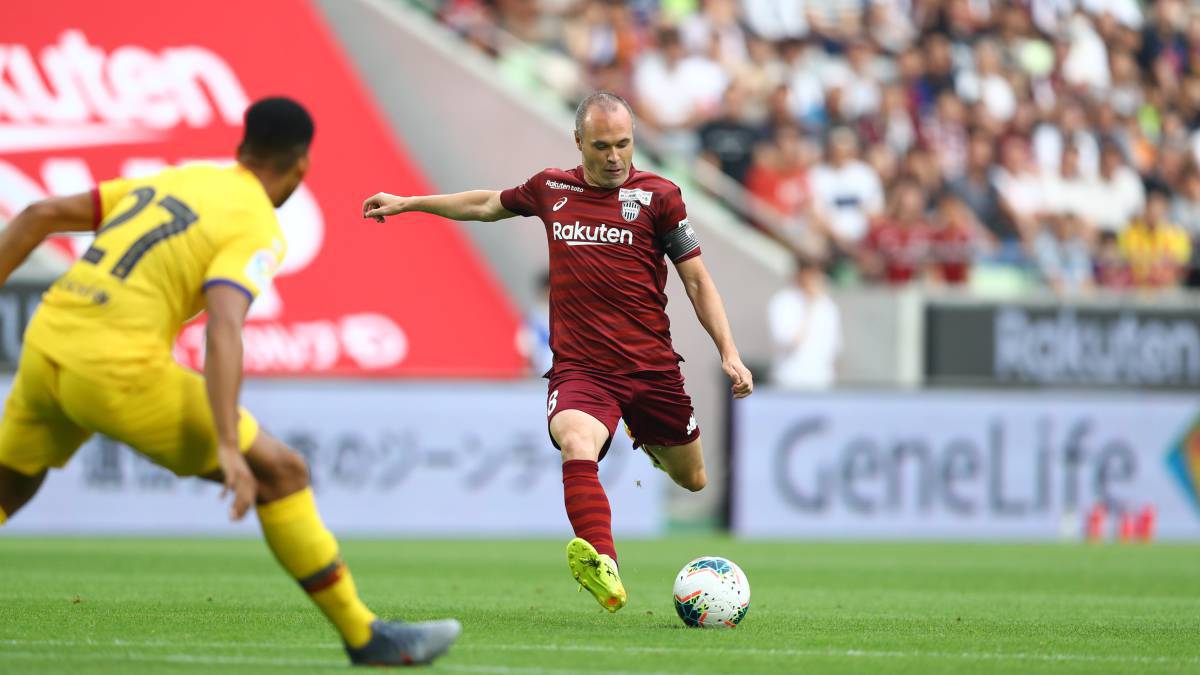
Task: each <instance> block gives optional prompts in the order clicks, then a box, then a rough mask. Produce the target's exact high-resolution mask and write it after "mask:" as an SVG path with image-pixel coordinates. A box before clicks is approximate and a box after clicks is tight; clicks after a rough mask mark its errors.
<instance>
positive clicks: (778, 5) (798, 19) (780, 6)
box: [742, 0, 809, 40]
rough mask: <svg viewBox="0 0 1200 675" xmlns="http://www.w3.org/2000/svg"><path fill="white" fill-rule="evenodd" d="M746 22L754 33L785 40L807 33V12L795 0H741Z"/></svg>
mask: <svg viewBox="0 0 1200 675" xmlns="http://www.w3.org/2000/svg"><path fill="white" fill-rule="evenodd" d="M742 9H743V11H744V12H745V16H746V23H748V24H749V25H750V29H751V30H752V31H754V34H755V35H761V36H763V37H764V38H767V39H768V40H786V39H789V38H800V37H804V36H805V35H808V30H809V25H808V12H807V11H806V9H807V7H806V6H805V3H804V2H798V1H797V0H742Z"/></svg>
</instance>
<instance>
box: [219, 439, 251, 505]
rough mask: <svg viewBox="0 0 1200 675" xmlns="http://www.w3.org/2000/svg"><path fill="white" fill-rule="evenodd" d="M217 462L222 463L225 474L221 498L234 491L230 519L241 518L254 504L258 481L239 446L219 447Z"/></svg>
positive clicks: (222, 470) (222, 471)
mask: <svg viewBox="0 0 1200 675" xmlns="http://www.w3.org/2000/svg"><path fill="white" fill-rule="evenodd" d="M217 462H218V463H219V464H220V465H221V473H222V474H224V476H225V485H224V487H223V488H222V489H221V498H222V499H224V498H225V496H226V495H228V494H229V493H231V492H232V493H233V505H232V506H230V507H229V519H230V520H241V519H242V517H244V516H245V515H246V512H247V511H249V510H250V507H251V506H252V505H253V504H254V497H255V495H256V493H257V492H258V481H256V480H254V473H253V472H251V471H250V465H249V464H247V463H246V457H245V456H244V455H242V453H241V452H240V451H239V450H238V449H237V448H224V447H222V448H219V449H218V450H217Z"/></svg>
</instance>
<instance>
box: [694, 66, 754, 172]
mask: <svg viewBox="0 0 1200 675" xmlns="http://www.w3.org/2000/svg"><path fill="white" fill-rule="evenodd" d="M745 100H746V95H745V92H744V91H743V90H742V89H741V87H739V86H738V85H737V84H733V85H730V87H729V88H728V89H726V90H725V96H724V97H723V98H722V106H721V115H720V116H719V117H717V118H715V119H712V120H710V121H708V122H705V123H704V125H703V126H701V127H700V133H699V136H700V157H701V159H703V160H705V161H707V162H710V163H712V164H714V165H716V166H717V167H719V168H720V169H721V171H724V172H725V174H726V175H728V176H729V177H731V178H733V179H734V180H736V181H737V182H739V183H745V182H746V174H747V173H748V172H749V171H750V165H751V164H752V163H753V159H754V148H755V146H757V145H758V144H759V143H760V142H762V141H763V140H764V134H763V130H762V128H761V127H758V126H754V125H752V124H750V123H749V122H747V121H746V113H745Z"/></svg>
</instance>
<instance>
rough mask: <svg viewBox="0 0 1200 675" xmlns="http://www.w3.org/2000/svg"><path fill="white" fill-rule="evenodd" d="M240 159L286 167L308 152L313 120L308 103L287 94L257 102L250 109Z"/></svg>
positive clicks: (277, 168)
mask: <svg viewBox="0 0 1200 675" xmlns="http://www.w3.org/2000/svg"><path fill="white" fill-rule="evenodd" d="M244 120H245V125H244V127H243V131H242V142H241V144H239V145H238V158H239V159H246V160H250V161H252V162H258V163H263V164H267V165H269V166H270V167H271V168H274V169H276V170H279V171H283V170H286V169H287V168H289V167H290V166H291V165H292V164H293V163H294V162H296V160H298V159H300V158H301V157H303V156H304V155H305V154H306V153H307V152H308V146H309V145H310V144H312V138H313V120H312V116H311V115H309V114H308V111H307V110H305V109H304V106H302V105H300V104H299V103H297V102H296V101H293V100H292V99H290V98H285V97H283V96H272V97H269V98H263V99H259V100H257V101H255V102H254V103H253V104H252V105H251V106H250V107H249V108H246V115H245V118H244Z"/></svg>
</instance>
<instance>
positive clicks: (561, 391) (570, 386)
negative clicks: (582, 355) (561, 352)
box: [546, 368, 700, 457]
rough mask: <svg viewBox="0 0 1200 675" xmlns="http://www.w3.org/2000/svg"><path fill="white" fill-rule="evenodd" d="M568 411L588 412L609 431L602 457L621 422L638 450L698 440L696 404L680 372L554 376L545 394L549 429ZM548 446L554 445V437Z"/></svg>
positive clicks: (556, 374) (572, 373)
mask: <svg viewBox="0 0 1200 675" xmlns="http://www.w3.org/2000/svg"><path fill="white" fill-rule="evenodd" d="M564 410H579V411H581V412H585V413H587V414H589V415H591V416H592V417H595V418H596V419H598V420H600V422H601V423H602V424H604V426H606V427H608V441H607V442H605V444H604V448H603V449H601V451H600V456H601V457H604V455H605V453H607V452H608V446H609V445H610V444H611V443H612V439H613V434H615V433H616V431H617V421H618V420H620V419H621V418H624V419H625V425H626V427H627V428H628V431H629V434H630V435H631V436H632V437H633V442H634V447H638V446H639V445H668V446H670V445H686V444H688V443H691V442H692V441H694V440H696V439H697V438H699V437H700V427H699V426H698V425H697V424H696V414H695V411H693V410H692V399H691V397H690V396H688V395H687V392H686V391H684V389H683V374H682V373H680V372H679V369H678V368H676V369H674V370H667V371H653V372H642V373H632V374H628V375H608V374H604V373H594V372H587V371H579V370H571V371H567V372H563V373H556V372H551V373H550V385H549V387H548V393H547V394H546V424H547V426H549V424H550V420H552V419H554V416H555V415H557V414H558V413H560V412H562V411H564ZM550 442H551V443H554V437H553V436H551V437H550ZM554 447H555V448H557V447H558V444H557V443H554Z"/></svg>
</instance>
